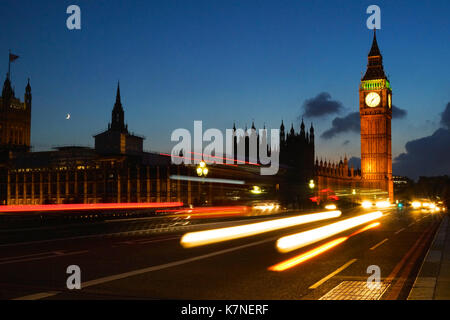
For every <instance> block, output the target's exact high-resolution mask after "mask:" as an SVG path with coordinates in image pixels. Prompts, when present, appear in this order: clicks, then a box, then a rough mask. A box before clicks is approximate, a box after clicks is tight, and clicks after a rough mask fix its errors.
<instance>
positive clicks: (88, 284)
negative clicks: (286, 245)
mask: <svg viewBox="0 0 450 320" xmlns="http://www.w3.org/2000/svg"><path fill="white" fill-rule="evenodd" d="M278 238H279V237H278V236H277V237H272V238H269V239H265V240H261V241H256V242H252V243H248V244H244V245H242V246H237V247H233V248H229V249H224V250H220V251H216V252H212V253H207V254H204V255H201V256H197V257H192V258H188V259H183V260H179V261H174V262H169V263H165V264H161V265H158V266H151V267H147V268H143V269H138V270H134V271H129V272H125V273H119V274H116V275H112V276H107V277H103V278H99V279H94V280H90V281H86V282H83V283H82V284H81V288H86V287H91V286H95V285H98V284H103V283H107V282H111V281H116V280H121V279H125V278H129V277H133V276H136V275H140V274H144V273H148V272H152V271H158V270H162V269H167V268H171V267H176V266H179V265H183V264H186V263H189V262H193V261H198V260H202V259H206V258H210V257H214V256H218V255H221V254H224V253H228V252H233V251H237V250H240V249H244V248H248V247H253V246H256V245H259V244H263V243H266V242H270V241H274V240H276V239H278ZM59 293H61V292H51V293H49V292H40V293H36V294H32V295H27V296H24V297H19V298H15V299H14V300H31V299H30V297H31V298H33V299H32V300H38V299H43V298H46V297H47V296H46V295H47V294H51V295H52V296H54V295H57V294H59Z"/></svg>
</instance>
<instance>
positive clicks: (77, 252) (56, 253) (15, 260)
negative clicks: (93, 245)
mask: <svg viewBox="0 0 450 320" xmlns="http://www.w3.org/2000/svg"><path fill="white" fill-rule="evenodd" d="M86 252H89V250H82V251H74V252H68V253H62V252H55V253H53V254H52V255H47V256H41V257H34V258H31V257H30V258H24V259H13V260H7V261H2V262H0V265H3V264H11V263H19V262H26V261H35V260H44V259H50V258H57V257H65V256H72V255H76V254H83V253H86Z"/></svg>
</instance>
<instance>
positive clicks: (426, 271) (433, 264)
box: [408, 214, 450, 300]
mask: <svg viewBox="0 0 450 320" xmlns="http://www.w3.org/2000/svg"><path fill="white" fill-rule="evenodd" d="M408 300H450V223H449V215H448V214H446V215H445V216H444V218H443V219H442V222H441V225H440V226H439V229H438V231H437V233H436V235H435V237H434V239H433V243H432V244H431V247H430V249H429V250H428V253H427V255H426V257H425V260H424V261H423V263H422V266H421V267H420V270H419V274H418V276H417V278H416V281H415V282H414V285H413V287H412V289H411V292H410V293H409V296H408Z"/></svg>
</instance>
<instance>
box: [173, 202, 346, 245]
mask: <svg viewBox="0 0 450 320" xmlns="http://www.w3.org/2000/svg"><path fill="white" fill-rule="evenodd" d="M341 213H342V212H341V211H339V210H335V211H327V212H318V213H312V214H304V215H299V216H294V217H289V218H281V219H274V220H269V221H263V222H256V223H250V224H245V225H241V226H236V227H226V228H218V229H212V230H205V231H198V232H189V233H186V234H185V235H184V236H183V237H182V238H181V241H180V243H181V245H182V246H183V247H185V248H190V247H196V246H201V245H205V244H210V243H215V242H221V241H227V240H233V239H239V238H243V237H248V236H253V235H256V234H260V233H263V232H269V231H274V230H278V229H283V228H288V227H292V226H296V225H300V224H304V223H309V222H314V221H319V220H325V219H331V218H336V217H339V216H340V215H341Z"/></svg>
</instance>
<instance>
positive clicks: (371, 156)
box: [359, 30, 394, 201]
mask: <svg viewBox="0 0 450 320" xmlns="http://www.w3.org/2000/svg"><path fill="white" fill-rule="evenodd" d="M359 114H360V118H361V176H362V180H363V183H364V186H365V187H366V188H370V189H381V191H383V192H385V193H386V197H389V199H390V201H393V200H394V188H393V181H392V152H391V148H392V146H391V119H392V89H391V85H390V83H389V80H388V78H387V76H386V74H385V73H384V69H383V57H382V55H381V53H380V50H379V48H378V43H377V37H376V32H375V30H374V35H373V42H372V48H371V49H370V52H369V55H368V64H367V70H366V73H365V74H364V76H363V77H362V79H361V84H360V86H359Z"/></svg>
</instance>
